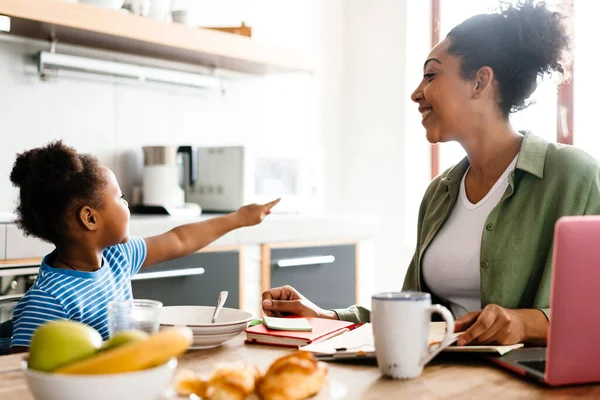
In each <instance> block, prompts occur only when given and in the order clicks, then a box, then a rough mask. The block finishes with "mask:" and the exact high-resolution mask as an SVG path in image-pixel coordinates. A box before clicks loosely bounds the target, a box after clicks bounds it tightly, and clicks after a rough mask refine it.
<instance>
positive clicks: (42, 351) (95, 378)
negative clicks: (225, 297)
mask: <svg viewBox="0 0 600 400" xmlns="http://www.w3.org/2000/svg"><path fill="white" fill-rule="evenodd" d="M191 343H192V332H191V330H190V329H189V328H185V327H177V328H171V329H165V330H162V331H160V332H158V333H156V334H153V335H148V334H146V333H144V332H141V331H123V332H120V333H118V334H116V335H114V336H113V337H112V338H111V339H110V340H108V341H106V342H103V341H102V337H101V336H100V334H99V333H98V332H97V331H96V330H95V329H93V328H91V327H89V326H87V325H84V324H81V323H79V322H74V321H54V322H49V323H47V324H44V325H42V326H41V327H40V328H39V329H38V330H37V331H36V332H35V333H34V335H33V337H32V339H31V345H30V348H29V357H28V358H27V359H26V360H24V361H23V364H22V368H23V372H24V374H25V380H26V382H27V385H28V387H29V389H30V390H31V393H32V394H33V396H34V397H35V399H36V400H81V399H86V400H101V399H129V400H138V399H139V400H158V399H162V398H164V395H165V393H166V392H167V390H168V389H169V386H170V384H171V381H172V379H173V374H174V372H175V368H176V366H177V358H176V357H177V356H178V355H180V354H182V353H184V352H185V351H186V350H187V349H188V347H189V346H190V344H191Z"/></svg>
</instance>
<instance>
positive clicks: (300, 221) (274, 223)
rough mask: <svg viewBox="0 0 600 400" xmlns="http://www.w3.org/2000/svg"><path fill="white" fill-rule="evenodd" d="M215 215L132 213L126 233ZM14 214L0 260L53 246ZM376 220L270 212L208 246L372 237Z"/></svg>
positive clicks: (152, 231) (4, 226) (0, 240)
mask: <svg viewBox="0 0 600 400" xmlns="http://www.w3.org/2000/svg"><path fill="white" fill-rule="evenodd" d="M218 215H219V214H203V215H201V216H199V217H193V218H184V217H171V216H158V215H135V214H134V215H132V216H131V221H130V227H129V232H130V234H131V235H132V236H143V237H147V236H154V235H158V234H161V233H163V232H166V231H168V230H170V229H172V228H174V227H176V226H179V225H182V224H186V223H190V222H196V221H205V220H209V219H211V218H215V217H216V216H218ZM13 221H14V215H13V214H10V213H0V260H19V259H31V258H39V257H42V256H44V255H45V254H47V253H49V252H50V251H51V250H52V249H53V245H51V244H49V243H45V242H43V241H41V240H39V239H36V238H32V237H25V236H24V235H23V233H22V232H21V230H20V229H19V228H18V227H17V226H16V224H14V223H13ZM378 225H379V223H378V220H377V218H376V217H375V216H374V215H372V214H277V213H274V214H271V215H269V216H268V217H267V218H266V219H265V220H264V221H263V222H262V223H261V224H259V225H256V226H252V227H245V228H240V229H236V230H234V231H232V232H230V233H228V234H226V235H225V236H223V237H221V238H220V239H218V240H217V241H215V242H214V243H213V244H212V245H211V246H232V245H253V244H261V243H272V242H292V241H320V240H344V239H353V240H360V239H368V238H372V237H373V236H374V235H375V234H376V232H377V230H378Z"/></svg>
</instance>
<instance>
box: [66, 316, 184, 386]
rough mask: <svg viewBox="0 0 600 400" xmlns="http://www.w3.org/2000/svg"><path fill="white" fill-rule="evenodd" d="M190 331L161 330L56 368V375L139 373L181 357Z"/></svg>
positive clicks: (178, 329)
mask: <svg viewBox="0 0 600 400" xmlns="http://www.w3.org/2000/svg"><path fill="white" fill-rule="evenodd" d="M192 339H193V334H192V330H191V329H190V328H185V327H176V328H168V329H165V330H162V331H160V332H158V333H156V334H154V335H152V336H149V337H148V339H145V340H140V341H136V342H132V343H129V344H125V345H123V346H119V347H115V348H113V349H109V350H106V351H103V352H100V353H98V354H97V355H94V356H92V357H90V358H87V359H85V360H81V361H75V362H73V363H71V364H68V365H66V366H64V367H61V368H59V369H57V370H56V371H55V372H56V373H59V374H76V375H95V374H116V373H121V372H133V371H139V370H142V369H145V368H150V367H154V366H156V365H160V364H164V363H166V362H167V361H169V359H170V358H171V357H176V356H178V355H180V354H183V353H184V352H185V351H186V350H187V349H188V347H189V346H190V345H191V344H192Z"/></svg>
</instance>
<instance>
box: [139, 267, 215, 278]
mask: <svg viewBox="0 0 600 400" xmlns="http://www.w3.org/2000/svg"><path fill="white" fill-rule="evenodd" d="M202 274H204V268H187V269H175V270H171V271H157V272H142V273H141V274H137V275H134V276H133V277H132V278H131V280H132V281H145V280H148V279H162V278H177V277H180V276H194V275H202Z"/></svg>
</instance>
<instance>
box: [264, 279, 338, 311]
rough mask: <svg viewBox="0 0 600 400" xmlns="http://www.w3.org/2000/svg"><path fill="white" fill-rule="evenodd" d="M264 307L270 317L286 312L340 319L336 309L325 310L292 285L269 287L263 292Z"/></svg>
mask: <svg viewBox="0 0 600 400" xmlns="http://www.w3.org/2000/svg"><path fill="white" fill-rule="evenodd" d="M262 299H263V302H262V308H263V310H264V312H265V314H266V315H267V316H269V317H281V316H282V315H285V314H288V315H289V314H291V315H298V316H301V317H318V318H328V319H338V318H337V314H336V313H335V312H334V311H329V310H323V309H322V308H320V307H319V306H317V305H316V304H314V303H313V302H312V301H310V300H308V299H307V298H306V297H304V296H302V295H301V294H300V293H299V292H298V291H297V290H296V289H294V288H293V287H291V286H282V287H277V288H273V289H269V290H267V291H266V292H264V293H263V294H262Z"/></svg>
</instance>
